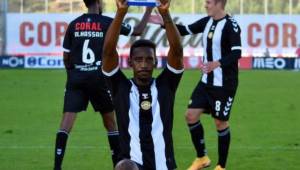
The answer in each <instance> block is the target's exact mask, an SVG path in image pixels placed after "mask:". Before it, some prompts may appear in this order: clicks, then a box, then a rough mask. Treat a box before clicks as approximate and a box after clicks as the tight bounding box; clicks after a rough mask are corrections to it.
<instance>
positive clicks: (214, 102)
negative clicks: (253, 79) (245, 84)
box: [188, 80, 236, 121]
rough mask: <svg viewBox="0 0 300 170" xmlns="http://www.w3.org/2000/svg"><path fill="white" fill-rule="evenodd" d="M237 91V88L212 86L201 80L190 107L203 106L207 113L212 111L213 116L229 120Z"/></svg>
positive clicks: (191, 99)
mask: <svg viewBox="0 0 300 170" xmlns="http://www.w3.org/2000/svg"><path fill="white" fill-rule="evenodd" d="M235 93H236V88H234V89H230V90H229V89H224V88H221V87H210V86H207V85H206V84H204V83H202V82H201V80H200V81H199V83H198V84H197V86H196V88H195V89H194V91H193V94H192V97H191V98H190V101H189V105H188V108H190V109H192V108H201V109H204V110H205V113H211V115H212V117H214V118H216V119H218V120H224V121H227V120H228V119H229V116H230V111H231V107H232V104H233V101H234V96H235Z"/></svg>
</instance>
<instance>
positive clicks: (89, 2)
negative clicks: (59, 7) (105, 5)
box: [83, 0, 99, 8]
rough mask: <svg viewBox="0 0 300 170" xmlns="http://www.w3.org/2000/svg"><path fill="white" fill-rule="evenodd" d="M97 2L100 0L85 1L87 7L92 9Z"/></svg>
mask: <svg viewBox="0 0 300 170" xmlns="http://www.w3.org/2000/svg"><path fill="white" fill-rule="evenodd" d="M97 1H99V0H83V2H84V4H85V6H86V7H87V8H88V7H90V6H91V5H94V4H95V3H96V2H97Z"/></svg>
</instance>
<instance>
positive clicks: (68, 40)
mask: <svg viewBox="0 0 300 170" xmlns="http://www.w3.org/2000/svg"><path fill="white" fill-rule="evenodd" d="M71 29H72V23H70V24H69V26H68V28H67V30H66V33H65V37H64V41H63V62H64V65H65V69H66V70H70V69H73V68H74V65H73V64H72V62H71V57H72V56H71V46H72V38H73V37H72V36H73V35H72V30H71Z"/></svg>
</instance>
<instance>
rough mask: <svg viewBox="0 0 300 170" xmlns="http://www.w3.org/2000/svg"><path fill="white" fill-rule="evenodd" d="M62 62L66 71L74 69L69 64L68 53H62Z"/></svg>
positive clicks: (69, 56) (69, 57)
mask: <svg viewBox="0 0 300 170" xmlns="http://www.w3.org/2000/svg"><path fill="white" fill-rule="evenodd" d="M63 61H64V65H65V69H66V70H71V69H73V68H74V65H73V64H72V62H71V55H70V53H67V52H64V53H63Z"/></svg>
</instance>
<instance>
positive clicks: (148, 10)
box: [132, 7, 153, 36]
mask: <svg viewBox="0 0 300 170" xmlns="http://www.w3.org/2000/svg"><path fill="white" fill-rule="evenodd" d="M152 9H153V7H147V8H146V11H145V13H144V15H143V17H142V20H141V21H140V22H139V24H138V25H137V26H135V27H134V29H133V33H132V35H134V36H140V35H142V33H143V32H144V29H145V28H146V26H147V22H148V19H149V17H150V15H151V13H152Z"/></svg>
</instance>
